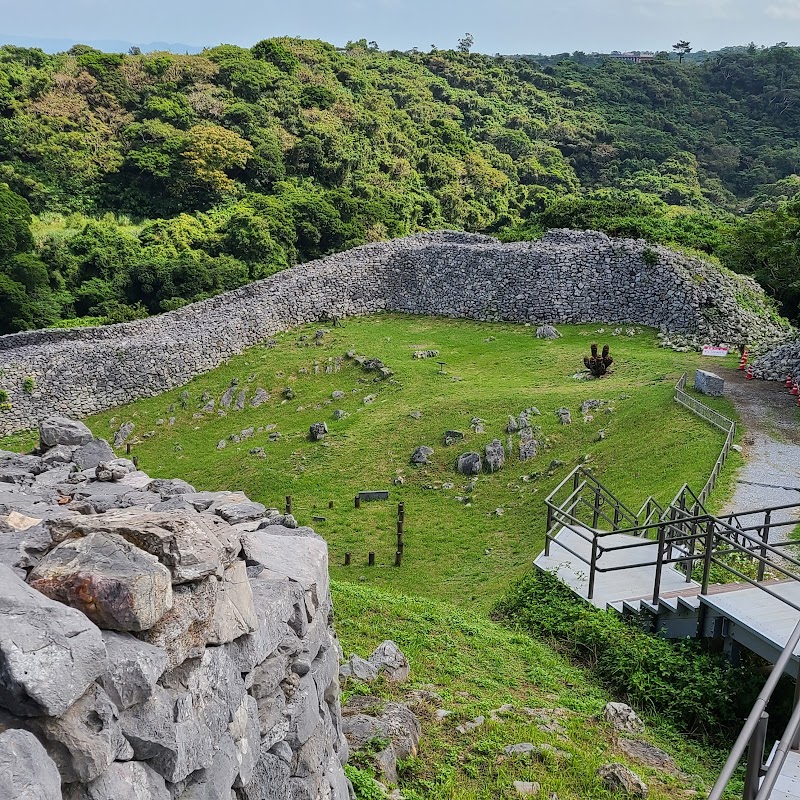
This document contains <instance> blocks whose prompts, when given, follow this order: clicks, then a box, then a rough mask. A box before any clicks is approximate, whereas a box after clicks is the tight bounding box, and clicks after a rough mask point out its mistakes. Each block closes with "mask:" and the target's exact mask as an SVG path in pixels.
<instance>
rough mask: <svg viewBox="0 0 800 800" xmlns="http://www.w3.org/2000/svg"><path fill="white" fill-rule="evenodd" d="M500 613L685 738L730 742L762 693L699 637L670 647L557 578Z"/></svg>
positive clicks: (506, 603)
mask: <svg viewBox="0 0 800 800" xmlns="http://www.w3.org/2000/svg"><path fill="white" fill-rule="evenodd" d="M496 612H497V613H498V615H500V616H502V617H504V618H505V619H506V620H507V621H508V622H510V623H512V624H513V625H516V626H518V627H520V628H522V629H524V630H525V631H527V632H529V633H532V634H534V635H537V636H540V637H545V638H548V639H551V640H554V642H555V646H556V648H557V649H559V650H562V651H564V652H566V653H567V654H568V655H569V656H570V657H572V658H574V659H576V660H578V661H580V662H581V663H582V664H584V665H585V666H587V667H589V668H590V669H592V670H593V671H594V672H595V674H596V675H597V676H598V677H599V678H600V680H601V681H602V682H603V683H604V684H605V685H606V686H607V688H608V689H609V691H610V692H612V693H613V694H614V695H615V696H616V697H618V698H620V699H622V698H624V699H625V700H626V701H627V702H629V703H630V704H631V705H633V706H635V707H637V708H639V709H640V710H642V711H645V712H650V713H658V714H664V715H666V716H668V717H669V718H671V719H672V721H673V722H674V723H675V724H676V725H678V726H680V727H681V728H682V729H683V730H684V731H685V732H686V733H689V734H693V735H702V736H706V737H709V738H712V739H716V738H724V737H729V736H730V734H731V732H734V731H736V730H738V728H739V727H740V726H741V722H742V719H743V718H744V717H745V716H747V713H748V712H749V711H750V707H751V705H752V703H753V701H754V699H755V697H756V695H757V693H758V691H759V689H760V688H761V684H762V683H763V675H760V674H759V672H758V671H757V670H754V669H750V670H748V669H745V668H737V667H733V666H732V665H731V664H730V663H729V662H728V661H726V660H725V659H724V658H723V657H722V656H721V655H718V654H715V653H710V652H708V651H707V650H706V649H704V647H703V645H702V643H701V642H699V641H697V640H693V639H682V640H675V641H670V640H667V639H661V638H659V637H657V636H653V635H651V634H649V633H646V632H645V631H643V630H641V629H639V628H637V627H635V626H631V625H629V624H628V623H627V622H625V621H623V620H622V619H620V618H618V617H616V616H614V615H612V614H609V613H607V612H605V611H601V610H599V609H597V608H595V607H594V606H591V605H589V604H588V603H585V602H584V601H582V600H579V599H578V598H576V597H575V596H574V595H573V594H572V592H571V590H570V589H569V588H568V587H567V586H565V585H564V584H563V583H562V582H561V581H560V580H559V579H558V577H557V576H555V575H552V574H550V573H542V572H535V573H532V574H530V575H527V576H526V577H524V578H522V579H521V580H520V581H519V582H517V583H516V584H515V585H514V586H513V587H512V588H511V590H510V592H509V593H508V595H507V596H506V597H505V598H504V599H503V601H502V602H501V603H500V605H499V606H498V608H497V609H496Z"/></svg>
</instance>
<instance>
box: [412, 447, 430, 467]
mask: <svg viewBox="0 0 800 800" xmlns="http://www.w3.org/2000/svg"><path fill="white" fill-rule="evenodd" d="M432 455H433V448H432V447H428V446H427V445H424V444H423V445H421V446H420V447H418V448H417V449H416V450H415V451H414V452H413V453H412V454H411V463H412V464H430V463H431V462H430V460H429V459H430V457H431V456H432Z"/></svg>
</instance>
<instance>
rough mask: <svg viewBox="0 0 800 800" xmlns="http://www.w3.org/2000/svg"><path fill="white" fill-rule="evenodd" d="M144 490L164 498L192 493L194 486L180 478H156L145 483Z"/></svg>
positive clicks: (194, 490)
mask: <svg viewBox="0 0 800 800" xmlns="http://www.w3.org/2000/svg"><path fill="white" fill-rule="evenodd" d="M146 490H147V491H148V492H153V493H155V494H159V495H161V497H162V498H163V499H164V500H167V499H168V498H170V497H175V496H176V495H182V494H194V493H195V492H196V489H195V488H194V486H192V485H191V484H190V483H186V481H182V480H181V479H180V478H171V479H166V478H156V479H155V480H154V481H151V482H150V483H149V484H147V487H146Z"/></svg>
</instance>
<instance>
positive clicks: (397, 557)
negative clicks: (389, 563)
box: [394, 550, 403, 567]
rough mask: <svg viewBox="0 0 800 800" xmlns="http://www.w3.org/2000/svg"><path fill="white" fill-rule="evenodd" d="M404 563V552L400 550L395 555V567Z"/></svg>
mask: <svg viewBox="0 0 800 800" xmlns="http://www.w3.org/2000/svg"><path fill="white" fill-rule="evenodd" d="M402 563H403V551H402V550H398V551H397V552H396V553H395V554H394V565H395V566H396V567H399V566H400V565H401V564H402Z"/></svg>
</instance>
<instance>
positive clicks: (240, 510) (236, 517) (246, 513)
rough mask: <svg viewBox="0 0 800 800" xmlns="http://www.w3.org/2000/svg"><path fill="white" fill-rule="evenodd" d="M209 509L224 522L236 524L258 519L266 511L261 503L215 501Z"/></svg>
mask: <svg viewBox="0 0 800 800" xmlns="http://www.w3.org/2000/svg"><path fill="white" fill-rule="evenodd" d="M211 510H212V511H213V512H214V513H215V514H216V515H217V516H219V517H222V519H224V520H225V522H228V523H230V524H231V525H237V524H239V523H240V522H247V521H248V520H251V519H260V518H261V517H263V516H264V514H265V513H266V510H267V508H266V506H264V505H262V504H261V503H253V502H249V501H248V502H242V503H215V504H214V505H213V506H212V508H211Z"/></svg>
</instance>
